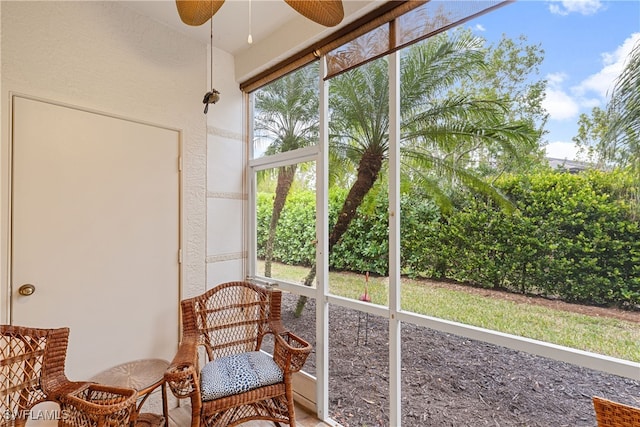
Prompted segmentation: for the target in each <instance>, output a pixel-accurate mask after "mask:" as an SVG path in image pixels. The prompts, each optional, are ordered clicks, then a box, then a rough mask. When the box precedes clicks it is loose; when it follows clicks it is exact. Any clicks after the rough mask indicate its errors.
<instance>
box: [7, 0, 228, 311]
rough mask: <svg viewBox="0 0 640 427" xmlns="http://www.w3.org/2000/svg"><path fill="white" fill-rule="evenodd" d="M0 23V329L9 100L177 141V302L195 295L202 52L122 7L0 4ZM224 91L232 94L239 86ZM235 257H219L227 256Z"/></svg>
mask: <svg viewBox="0 0 640 427" xmlns="http://www.w3.org/2000/svg"><path fill="white" fill-rule="evenodd" d="M0 17H1V25H2V27H1V29H2V31H1V45H0V52H1V59H2V61H1V87H0V89H1V104H0V112H1V122H0V123H1V137H2V138H1V146H0V150H1V151H0V153H1V163H0V203H1V210H0V216H1V244H0V261H1V263H0V270H1V275H0V285H1V286H0V288H1V289H0V298H1V300H0V310H1V312H0V319H1V320H0V321H2V322H3V323H4V322H7V321H8V313H7V310H6V308H7V293H8V286H9V283H8V273H7V272H8V268H7V267H8V251H9V246H8V226H9V225H8V212H9V190H8V189H9V141H10V140H9V137H10V135H9V128H10V127H9V124H10V111H9V99H10V93H20V94H25V95H28V96H34V97H39V98H42V99H46V100H52V101H56V102H60V103H66V104H71V105H74V106H79V107H83V108H88V109H92V110H97V111H101V112H105V113H108V114H113V115H117V116H123V117H127V118H131V119H135V120H139V121H145V122H150V123H154V124H158V125H162V126H166V127H171V128H175V129H179V130H180V131H181V132H182V149H183V182H182V188H183V190H182V192H183V198H182V205H183V214H182V246H183V272H182V285H183V289H182V296H183V297H184V296H191V295H196V294H198V293H200V292H202V291H203V290H204V287H205V281H206V262H205V261H206V247H205V246H206V245H205V239H206V223H207V220H206V208H207V206H206V191H207V188H206V186H207V178H206V175H207V166H206V162H207V144H206V138H207V118H206V117H205V116H204V114H203V112H202V107H203V105H202V97H203V95H204V92H205V91H206V87H207V85H208V75H207V62H208V61H207V51H208V49H207V47H206V45H205V44H204V43H203V42H201V41H197V40H194V39H190V38H188V37H187V36H184V35H183V34H181V33H178V32H175V31H172V30H171V29H169V28H167V27H165V26H163V25H162V24H159V23H157V22H155V21H152V20H150V19H148V18H146V17H144V16H141V15H139V14H137V13H136V12H135V11H132V10H131V9H129V8H127V7H126V6H125V5H124V3H121V2H66V1H59V2H58V1H54V2H51V1H47V2H7V1H2V2H0ZM216 68H217V70H216V72H217V73H218V74H219V75H221V76H222V75H223V74H225V73H226V74H229V75H230V76H231V78H232V77H233V68H232V65H231V62H230V61H229V60H228V59H227V60H226V61H221V62H220V63H219V64H218V65H217V66H216ZM232 86H233V87H234V88H235V90H236V91H237V85H236V84H233V85H232ZM219 90H221V92H223V94H224V95H225V96H227V99H225V102H229V101H230V100H231V99H233V96H231V94H229V92H231V90H230V88H229V89H228V88H227V87H226V85H224V86H223V87H221V88H219ZM225 92H227V93H225ZM237 98H238V99H240V97H239V95H238V96H237ZM221 105H224V104H221ZM229 105H230V104H227V106H229ZM216 107H217V106H216ZM229 108H230V107H229ZM233 108H237V109H238V112H237V113H236V114H231V113H230V112H229V111H228V110H227V112H226V113H225V114H228V115H233V116H234V117H235V116H239V115H240V110H241V108H240V106H239V105H238V106H237V107H236V106H235V105H234V106H233ZM210 119H211V118H210ZM219 120H221V121H222V120H224V121H225V123H226V124H227V125H226V126H225V127H224V128H225V129H227V130H228V131H232V132H233V133H234V134H239V133H240V128H239V127H238V128H234V126H235V124H234V123H235V122H234V121H231V120H228V117H227V116H225V117H222V116H220V117H219ZM212 123H213V124H214V125H215V123H217V120H215V119H214V120H212ZM238 234H240V233H238ZM233 250H235V247H234V248H233ZM233 250H225V249H219V251H220V252H225V253H226V252H232V251H233Z"/></svg>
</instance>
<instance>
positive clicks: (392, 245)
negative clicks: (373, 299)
mask: <svg viewBox="0 0 640 427" xmlns="http://www.w3.org/2000/svg"><path fill="white" fill-rule="evenodd" d="M400 117H401V114H400V55H399V54H398V53H397V52H394V53H392V54H390V55H389V404H390V411H389V423H390V425H392V426H398V427H400V426H401V418H402V407H401V397H402V390H401V383H402V374H401V372H402V369H401V368H402V357H401V356H402V354H401V343H402V337H401V333H400V332H401V326H402V324H401V322H400V320H399V319H398V316H397V314H398V312H399V311H400V309H401V305H400Z"/></svg>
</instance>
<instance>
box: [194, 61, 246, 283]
mask: <svg viewBox="0 0 640 427" xmlns="http://www.w3.org/2000/svg"><path fill="white" fill-rule="evenodd" d="M209 64H210V62H209ZM213 68H214V72H213V77H214V79H213V85H214V87H215V88H216V89H217V90H218V91H220V101H218V103H216V104H214V105H210V106H209V112H208V113H207V239H206V242H207V243H206V248H207V279H206V282H207V289H208V288H211V287H213V286H215V285H216V284H219V283H223V282H228V281H232V280H241V279H243V278H244V259H245V257H246V251H245V250H244V245H243V236H244V234H243V232H242V230H243V229H244V227H245V224H246V222H245V221H244V212H245V209H244V207H245V206H246V203H245V201H246V190H245V188H244V186H243V176H244V165H245V154H244V153H245V143H244V141H243V132H242V129H243V105H242V102H243V101H242V99H243V98H242V92H240V89H239V88H238V83H237V82H236V81H235V79H234V72H233V69H234V57H233V56H231V55H230V54H228V53H226V52H224V51H222V50H220V49H214V52H213ZM207 90H209V89H207ZM204 93H205V90H203V91H202V95H203V96H204Z"/></svg>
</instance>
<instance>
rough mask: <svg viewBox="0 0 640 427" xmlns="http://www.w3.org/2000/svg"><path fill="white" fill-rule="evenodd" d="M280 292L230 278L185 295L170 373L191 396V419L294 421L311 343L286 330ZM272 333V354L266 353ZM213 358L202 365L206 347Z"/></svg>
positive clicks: (181, 392)
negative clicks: (296, 392)
mask: <svg viewBox="0 0 640 427" xmlns="http://www.w3.org/2000/svg"><path fill="white" fill-rule="evenodd" d="M280 311H281V293H280V291H278V290H268V289H265V288H263V287H261V286H258V285H254V284H252V283H248V282H229V283H223V284H221V285H218V286H216V287H215V288H213V289H210V290H209V291H207V292H205V293H204V294H202V295H200V296H197V297H194V298H191V299H187V300H183V301H182V328H183V335H182V342H181V343H180V347H179V349H178V353H177V354H176V356H175V358H174V359H173V362H172V363H171V365H170V366H169V368H168V370H167V372H166V373H165V380H166V381H167V383H168V384H169V387H170V388H171V390H172V392H173V394H174V395H175V396H176V397H177V398H190V399H191V415H192V418H191V426H192V427H200V426H207V427H212V426H220V427H223V426H224V427H227V426H229V427H231V426H235V425H238V424H241V423H244V422H246V421H249V420H269V421H273V422H274V423H275V424H276V425H280V424H279V423H285V424H289V425H291V426H292V427H295V424H296V422H295V413H294V404H293V387H292V383H291V378H292V375H293V374H294V373H295V372H297V371H299V370H300V369H301V368H302V365H303V364H304V362H305V360H306V359H307V356H308V355H309V353H310V352H311V346H310V345H309V344H308V343H307V342H306V341H304V340H303V339H301V338H299V337H297V336H296V335H294V334H292V333H291V332H288V331H286V330H285V329H284V327H283V325H282V323H281V318H280ZM266 335H271V336H272V337H273V356H271V355H269V354H267V353H264V352H261V351H260V350H261V347H262V344H263V338H264V337H265V336H266ZM201 348H204V350H205V351H204V353H206V360H205V362H207V363H206V364H205V365H204V366H203V368H202V370H200V367H199V349H201Z"/></svg>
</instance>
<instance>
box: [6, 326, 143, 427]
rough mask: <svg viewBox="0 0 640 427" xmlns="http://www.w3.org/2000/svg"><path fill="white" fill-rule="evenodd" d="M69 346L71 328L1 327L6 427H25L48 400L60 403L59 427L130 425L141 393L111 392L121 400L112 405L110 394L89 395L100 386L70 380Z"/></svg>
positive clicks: (108, 390)
mask: <svg viewBox="0 0 640 427" xmlns="http://www.w3.org/2000/svg"><path fill="white" fill-rule="evenodd" d="M68 342H69V329H68V328H59V329H36V328H28V327H22V326H10V325H0V397H1V398H0V411H2V412H1V414H0V427H5V426H7V427H8V426H11V427H13V426H24V425H25V424H26V422H27V420H28V419H29V418H30V416H31V411H32V408H33V407H34V406H35V405H37V404H38V403H41V402H45V401H51V402H55V403H58V404H59V405H60V407H61V414H62V415H61V416H60V417H59V423H58V425H59V426H64V427H67V426H69V427H71V426H77V427H85V426H86V427H89V426H106V425H111V426H116V425H118V426H122V425H126V424H127V423H128V422H129V416H130V414H131V410H132V409H133V408H134V407H135V402H136V393H135V390H128V389H113V388H111V389H105V391H106V392H108V393H109V394H110V397H115V400H114V399H112V400H109V401H107V400H105V399H104V396H105V395H104V394H103V395H102V396H98V395H96V394H93V395H92V396H90V397H89V396H87V395H86V393H85V394H84V395H83V391H84V390H87V389H89V388H93V387H94V386H95V385H93V384H90V383H87V382H73V381H69V379H67V377H66V375H65V372H64V369H65V360H66V357H67V345H68ZM98 387H100V386H98ZM81 396H82V397H81ZM116 400H117V401H118V402H116ZM78 403H80V404H78ZM67 414H68V415H70V417H68V416H66V415H67ZM78 414H81V415H78ZM114 414H115V415H116V418H114ZM80 418H82V420H81V421H80ZM115 419H117V420H118V422H115V423H114V422H113V421H114V420H115ZM121 421H122V422H124V424H120V422H121Z"/></svg>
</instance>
